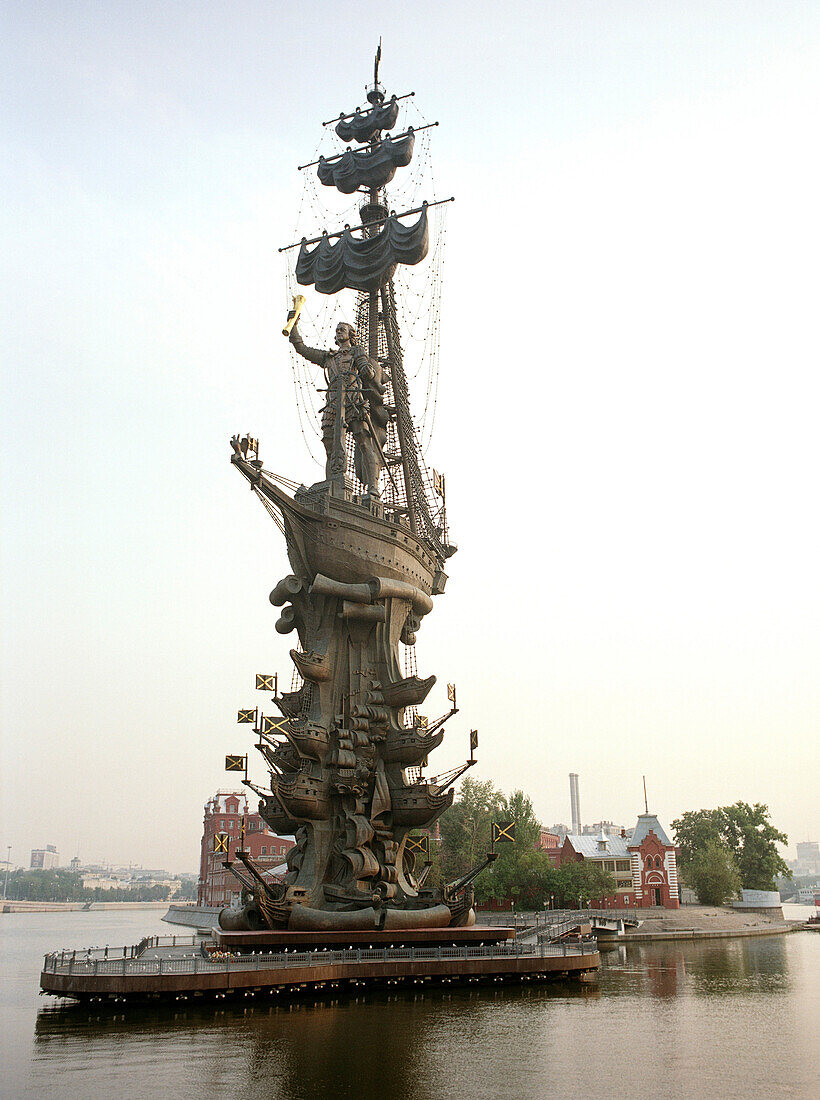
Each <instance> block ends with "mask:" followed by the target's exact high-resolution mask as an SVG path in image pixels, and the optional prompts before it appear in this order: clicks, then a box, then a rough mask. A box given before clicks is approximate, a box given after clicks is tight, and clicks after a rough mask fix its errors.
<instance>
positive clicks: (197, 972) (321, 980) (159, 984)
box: [40, 927, 599, 1004]
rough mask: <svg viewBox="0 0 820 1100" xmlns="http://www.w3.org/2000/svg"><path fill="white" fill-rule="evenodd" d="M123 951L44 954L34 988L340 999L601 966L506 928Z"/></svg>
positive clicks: (593, 957)
mask: <svg viewBox="0 0 820 1100" xmlns="http://www.w3.org/2000/svg"><path fill="white" fill-rule="evenodd" d="M283 937H287V938H283ZM331 937H332V938H331ZM120 952H121V954H120ZM120 952H117V951H116V950H114V949H111V950H109V949H108V948H106V949H105V951H104V952H103V951H100V950H95V951H87V952H72V953H69V952H53V953H52V954H49V955H47V956H46V957H45V961H44V965H43V970H42V973H41V975H40V986H41V989H42V991H43V992H44V993H47V994H50V995H52V996H57V997H68V998H73V999H75V1000H80V1001H98V1002H109V1003H113V1004H121V1003H122V1002H138V1001H156V1000H167V1001H184V1000H196V999H197V998H227V997H232V998H235V997H248V998H251V997H259V998H271V997H274V998H276V997H291V996H300V995H316V994H323V993H332V994H333V995H334V996H338V995H340V994H345V993H347V992H351V991H355V992H360V991H361V990H362V989H363V988H367V987H371V986H376V987H378V986H399V987H400V986H406V987H410V986H414V985H415V986H418V985H420V984H421V985H428V984H430V985H437V984H447V985H448V986H452V985H453V984H455V985H458V984H465V985H466V984H470V983H478V984H481V983H483V984H489V983H503V982H513V983H521V982H548V981H573V980H574V981H579V980H580V981H587V980H590V979H591V978H593V977H594V975H595V972H596V970H597V969H598V965H599V955H598V951H597V948H596V946H595V943H594V941H588V942H581V943H578V944H538V943H521V942H519V941H517V940H516V939H515V937H514V933H513V930H512V929H510V928H481V927H476V928H469V929H440V930H435V933H434V934H433V935H431V932H430V930H427V929H425V930H418V929H417V930H409V931H405V932H402V933H401V935H400V937H398V936H396V934H395V933H394V934H393V937H392V939H391V938H386V937H384V936H383V934H382V935H380V934H378V933H368V934H364V935H363V934H362V933H350V932H348V933H341V934H339V933H325V934H324V935H322V936H321V937H317V936H315V935H314V936H313V937H312V938H311V936H310V935H309V934H307V933H301V932H300V933H293V932H291V933H288V932H262V933H253V932H232V933H225V932H222V933H220V934H219V942H218V943H217V942H216V941H211V942H210V943H208V944H204V945H203V944H202V942H201V939H200V938H199V937H196V936H192V937H182V936H175V937H171V936H163V937H154V938H153V939H150V940H144V941H143V942H142V943H141V944H140V945H138V947H137V948H121V949H120ZM118 954H119V957H117V955H118Z"/></svg>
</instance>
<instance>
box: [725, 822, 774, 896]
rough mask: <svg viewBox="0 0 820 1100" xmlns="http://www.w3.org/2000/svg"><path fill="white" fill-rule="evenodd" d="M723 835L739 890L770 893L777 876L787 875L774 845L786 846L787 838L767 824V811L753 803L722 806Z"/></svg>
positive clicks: (770, 824) (769, 823)
mask: <svg viewBox="0 0 820 1100" xmlns="http://www.w3.org/2000/svg"><path fill="white" fill-rule="evenodd" d="M721 812H722V813H723V814H724V815H725V826H724V835H725V836H726V840H727V842H728V844H729V847H730V848H731V850H732V852H733V853H734V856H735V859H736V860H737V866H738V870H739V871H740V878H741V882H742V883H743V886H744V888H745V889H747V890H774V880H775V879H776V878H777V876H778V875H783V876H785V877H789V876H790V874H791V872H790V871H789V868H788V866H787V864H786V861H785V860H784V859H783V858H782V857H781V856H780V853H779V852H778V850H777V847H776V845H778V844H788V841H789V838H788V837H787V836H786V834H785V833H781V832H780V830H779V829H775V827H774V826H773V825H772V823H771V822H770V821H769V808H768V806H764V805H762V804H761V803H760V802H756V803H755V805H754V806H750V805H749V804H748V803H746V802H735V804H734V806H723V807H721Z"/></svg>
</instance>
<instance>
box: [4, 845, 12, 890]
mask: <svg viewBox="0 0 820 1100" xmlns="http://www.w3.org/2000/svg"><path fill="white" fill-rule="evenodd" d="M10 866H11V845H10V844H7V845H6V877H5V879H4V880H3V901H5V900H6V891H7V890H8V885H9V867H10Z"/></svg>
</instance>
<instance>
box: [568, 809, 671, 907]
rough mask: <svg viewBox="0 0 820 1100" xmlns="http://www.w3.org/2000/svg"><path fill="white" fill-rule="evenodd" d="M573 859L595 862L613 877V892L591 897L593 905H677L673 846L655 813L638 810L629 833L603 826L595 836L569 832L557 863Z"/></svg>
mask: <svg viewBox="0 0 820 1100" xmlns="http://www.w3.org/2000/svg"><path fill="white" fill-rule="evenodd" d="M577 860H586V861H589V862H593V863H597V864H599V865H600V866H601V867H602V868H603V869H604V870H605V871H608V872H609V873H610V874H611V875H613V876H614V878H615V884H616V888H617V892H616V893H615V894H613V895H612V896H611V897H606V898H593V899H592V904H593V905H595V906H604V907H613V906H614V907H625V906H637V907H638V908H648V907H649V906H653V905H655V906H661V907H663V908H664V909H678V908H679V907H680V893H679V890H678V865H677V856H676V850H675V846H674V844H673V843H672V842H671V840H670V839H669V837H668V836H667V835H666V833H665V832H664V830H663V828H662V826H661V824H660V822H659V821H658V819H657V817H656V816H655V814H650V813H645V814H641V815H640V816H639V817H638V823H637V825H636V826H635V828H634V829H633V830H632V836H631V837H626V836H607V835H606V833H605V832H604V831H603V829H601V832H600V834H599V835H598V836H597V837H596V836H589V835H583V836H577V835H575V834H573V833H570V834H569V835H568V836H567V837H566V838H565V840H564V845H563V847H562V849H561V863H570V862H572V861H577Z"/></svg>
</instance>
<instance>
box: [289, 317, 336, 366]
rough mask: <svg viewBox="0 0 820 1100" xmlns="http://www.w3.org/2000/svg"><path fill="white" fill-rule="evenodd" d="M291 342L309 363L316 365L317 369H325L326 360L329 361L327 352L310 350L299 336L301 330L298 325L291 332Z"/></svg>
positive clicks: (316, 349)
mask: <svg viewBox="0 0 820 1100" xmlns="http://www.w3.org/2000/svg"><path fill="white" fill-rule="evenodd" d="M290 342H291V343H292V344H293V346H294V348H295V349H296V351H298V352H299V354H300V355H301V356H302V357H303V358H305V359H307V361H308V362H309V363H315V364H316V366H317V367H323V366H324V365H325V360H326V359H327V352H326V351H321V350H320V349H319V348H309V347H308V346H307V344H306V343H305V342H304V340H303V339H302V337H301V336H300V335H299V329H298V327H297V326H296V325H294V326H293V328H292V329H291V330H290Z"/></svg>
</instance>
